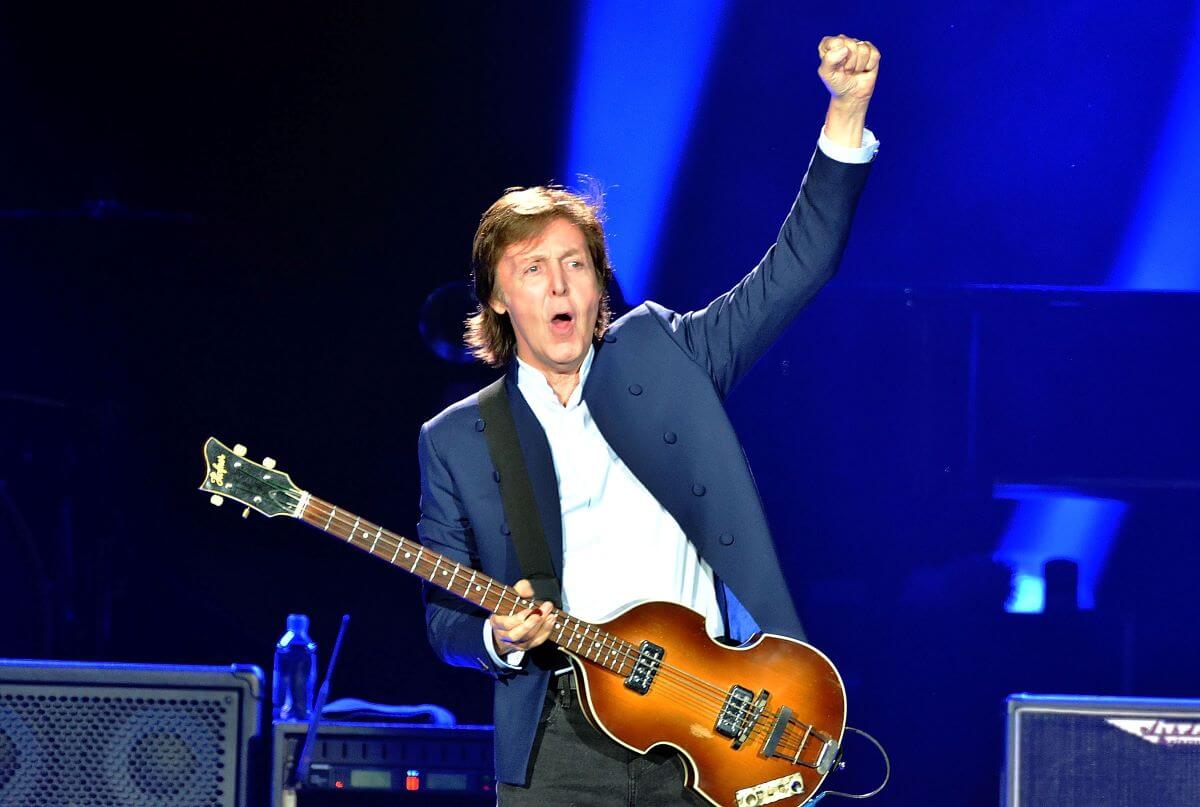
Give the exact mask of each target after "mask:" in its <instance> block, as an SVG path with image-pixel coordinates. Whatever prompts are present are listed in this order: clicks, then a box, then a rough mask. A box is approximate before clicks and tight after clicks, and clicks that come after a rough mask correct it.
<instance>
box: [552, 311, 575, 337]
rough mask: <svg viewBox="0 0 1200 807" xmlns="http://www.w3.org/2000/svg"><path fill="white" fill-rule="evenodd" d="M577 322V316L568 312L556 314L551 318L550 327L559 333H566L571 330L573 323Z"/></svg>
mask: <svg viewBox="0 0 1200 807" xmlns="http://www.w3.org/2000/svg"><path fill="white" fill-rule="evenodd" d="M574 322H575V318H574V317H573V316H571V315H570V314H569V313H567V312H565V311H564V312H563V313H561V314H555V315H554V316H553V317H552V318H551V319H550V327H551V328H553V329H554V330H555V331H557V332H559V333H566V332H567V331H569V330H571V325H572V324H573V323H574Z"/></svg>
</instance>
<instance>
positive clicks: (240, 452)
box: [233, 443, 246, 457]
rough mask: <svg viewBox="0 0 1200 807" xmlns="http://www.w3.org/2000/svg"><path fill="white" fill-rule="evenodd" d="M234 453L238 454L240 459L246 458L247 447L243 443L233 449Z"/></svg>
mask: <svg viewBox="0 0 1200 807" xmlns="http://www.w3.org/2000/svg"><path fill="white" fill-rule="evenodd" d="M233 453H234V454H237V455H238V456H239V457H244V456H246V447H245V446H244V445H242V444H241V443H238V444H237V445H236V446H234V447H233Z"/></svg>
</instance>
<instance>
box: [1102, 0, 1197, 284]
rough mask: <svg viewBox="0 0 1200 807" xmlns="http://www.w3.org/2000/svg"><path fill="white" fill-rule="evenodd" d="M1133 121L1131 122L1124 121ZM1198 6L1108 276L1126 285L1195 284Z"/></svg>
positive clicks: (1111, 280) (1113, 282) (1116, 282)
mask: <svg viewBox="0 0 1200 807" xmlns="http://www.w3.org/2000/svg"><path fill="white" fill-rule="evenodd" d="M1130 125H1135V124H1130ZM1197 142H1200V6H1198V7H1197V9H1196V11H1195V12H1194V14H1193V30H1192V36H1191V45H1190V47H1189V48H1188V52H1187V55H1186V56H1185V57H1184V59H1183V62H1182V63H1181V69H1180V72H1179V79H1178V84H1177V85H1176V91H1175V98H1174V100H1173V102H1172V104H1171V109H1170V110H1169V111H1168V113H1167V118H1166V121H1165V122H1164V125H1163V131H1162V134H1161V136H1160V141H1159V146H1158V150H1157V151H1156V152H1155V155H1154V158H1153V160H1152V162H1151V165H1150V170H1149V173H1148V175H1147V177H1146V182H1145V184H1144V185H1143V186H1142V194H1141V198H1140V199H1139V201H1138V206H1137V211H1136V213H1135V214H1134V216H1133V218H1132V220H1131V221H1130V225H1129V229H1128V231H1127V232H1126V234H1125V242H1124V244H1123V246H1122V249H1121V253H1120V256H1119V257H1118V259H1117V263H1116V265H1115V266H1114V267H1113V271H1112V274H1111V277H1110V281H1109V282H1110V285H1113V286H1117V287H1119V288H1127V289H1162V290H1172V291H1180V290H1188V289H1200V224H1198V223H1197V222H1200V155H1198V154H1197V152H1196V143H1197Z"/></svg>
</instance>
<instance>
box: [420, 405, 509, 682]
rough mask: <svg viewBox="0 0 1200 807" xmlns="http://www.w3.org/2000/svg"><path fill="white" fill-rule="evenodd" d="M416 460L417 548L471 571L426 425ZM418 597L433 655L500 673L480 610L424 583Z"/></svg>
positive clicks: (452, 493) (465, 539)
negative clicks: (418, 483)
mask: <svg viewBox="0 0 1200 807" xmlns="http://www.w3.org/2000/svg"><path fill="white" fill-rule="evenodd" d="M417 457H418V459H419V461H420V464H421V520H420V521H419V522H418V524H417V535H418V537H419V538H420V541H421V543H422V545H424V546H427V547H429V548H430V549H432V550H434V551H435V552H440V553H442V554H443V555H446V556H447V557H449V558H451V559H452V560H454V561H455V562H456V563H461V564H462V565H463V566H464V567H471V568H474V567H476V566H477V564H478V558H477V557H476V552H475V536H474V535H473V533H472V532H471V527H470V520H469V519H468V518H467V514H466V509H465V508H464V507H463V505H462V501H461V499H460V497H459V495H458V490H457V488H456V486H455V484H454V480H453V478H452V477H451V475H450V472H449V470H448V469H447V468H446V463H445V460H443V459H442V457H441V456H440V455H439V454H438V452H437V449H436V448H435V447H434V444H433V438H432V436H431V434H430V427H429V424H425V425H424V426H422V427H421V436H420V439H419V440H418V443H417ZM422 594H423V597H424V600H425V627H426V631H427V633H428V636H429V644H430V646H432V647H433V650H434V652H435V653H437V655H438V657H440V658H441V659H442V660H443V661H444V662H446V663H447V664H452V665H454V666H456V667H469V668H472V669H476V670H484V671H486V672H489V673H491V674H493V675H498V674H500V673H501V672H503V670H502V669H501V668H500V667H499V666H498V665H496V664H495V663H494V662H493V661H492V660H491V657H490V655H489V654H488V652H487V649H486V648H485V646H484V644H483V629H484V625H485V623H486V622H487V614H486V612H484V611H483V609H481V608H479V607H477V606H475V605H472V604H471V603H468V602H466V601H464V600H460V599H459V598H458V597H455V596H454V595H452V594H449V593H447V592H445V591H442V590H441V589H440V588H437V587H436V586H433V585H430V584H425V585H424V586H423V587H422Z"/></svg>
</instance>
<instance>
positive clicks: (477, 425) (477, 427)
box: [475, 418, 485, 432]
mask: <svg viewBox="0 0 1200 807" xmlns="http://www.w3.org/2000/svg"><path fill="white" fill-rule="evenodd" d="M484 425H485V424H484V422H483V418H480V419H479V420H477V421H475V431H477V432H481V431H483V427H484Z"/></svg>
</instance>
